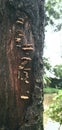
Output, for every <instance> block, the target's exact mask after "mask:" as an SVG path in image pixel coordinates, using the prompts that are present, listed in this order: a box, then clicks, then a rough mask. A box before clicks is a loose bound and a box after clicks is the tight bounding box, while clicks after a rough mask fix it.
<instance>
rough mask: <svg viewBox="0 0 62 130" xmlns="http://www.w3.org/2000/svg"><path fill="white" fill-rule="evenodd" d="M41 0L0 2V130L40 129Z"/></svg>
mask: <svg viewBox="0 0 62 130" xmlns="http://www.w3.org/2000/svg"><path fill="white" fill-rule="evenodd" d="M43 43H44V0H16V1H15V0H0V128H1V129H2V128H3V129H6V130H7V129H8V130H16V129H17V130H19V129H20V130H43V82H42V81H43V80H42V74H43V62H42V54H43Z"/></svg>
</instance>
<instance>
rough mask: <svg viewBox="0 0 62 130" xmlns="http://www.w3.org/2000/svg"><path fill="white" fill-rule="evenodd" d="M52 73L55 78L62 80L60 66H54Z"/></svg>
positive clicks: (61, 67) (61, 68)
mask: <svg viewBox="0 0 62 130" xmlns="http://www.w3.org/2000/svg"><path fill="white" fill-rule="evenodd" d="M53 71H54V75H55V76H56V78H59V79H62V64H59V65H55V66H54V68H53Z"/></svg>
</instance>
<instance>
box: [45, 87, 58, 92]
mask: <svg viewBox="0 0 62 130" xmlns="http://www.w3.org/2000/svg"><path fill="white" fill-rule="evenodd" d="M59 91H60V89H58V88H50V87H46V88H44V93H58V92H59Z"/></svg>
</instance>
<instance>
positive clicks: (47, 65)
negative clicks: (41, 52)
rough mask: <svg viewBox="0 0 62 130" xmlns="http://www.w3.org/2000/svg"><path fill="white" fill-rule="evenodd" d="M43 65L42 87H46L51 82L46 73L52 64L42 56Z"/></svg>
mask: <svg viewBox="0 0 62 130" xmlns="http://www.w3.org/2000/svg"><path fill="white" fill-rule="evenodd" d="M43 65H44V75H43V83H44V87H46V86H49V84H50V83H51V81H50V78H49V77H48V75H47V73H49V72H51V68H52V66H51V65H50V63H49V59H48V58H45V57H43Z"/></svg>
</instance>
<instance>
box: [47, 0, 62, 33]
mask: <svg viewBox="0 0 62 130" xmlns="http://www.w3.org/2000/svg"><path fill="white" fill-rule="evenodd" d="M45 14H46V16H45V25H49V24H50V25H53V26H54V27H55V31H58V30H60V29H61V27H62V0H46V1H45Z"/></svg>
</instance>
